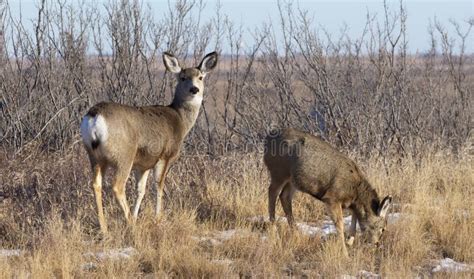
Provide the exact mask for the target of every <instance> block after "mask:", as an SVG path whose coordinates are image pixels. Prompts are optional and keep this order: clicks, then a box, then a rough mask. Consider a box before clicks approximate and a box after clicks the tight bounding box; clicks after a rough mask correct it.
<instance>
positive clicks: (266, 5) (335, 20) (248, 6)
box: [9, 0, 474, 52]
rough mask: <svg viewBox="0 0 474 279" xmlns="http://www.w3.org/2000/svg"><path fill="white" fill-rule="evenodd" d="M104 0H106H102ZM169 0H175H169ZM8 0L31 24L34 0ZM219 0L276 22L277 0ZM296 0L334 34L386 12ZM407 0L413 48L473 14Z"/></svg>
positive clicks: (225, 8) (461, 2)
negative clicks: (437, 28) (433, 28)
mask: <svg viewBox="0 0 474 279" xmlns="http://www.w3.org/2000/svg"><path fill="white" fill-rule="evenodd" d="M101 2H107V1H104V0H101ZM143 2H144V3H149V4H150V6H151V8H152V14H154V15H156V16H157V17H160V15H161V14H162V13H163V9H165V8H166V6H167V3H168V0H153V1H146V0H144V1H143ZM170 2H173V1H172V0H170ZM204 2H205V3H206V9H205V11H204V14H207V15H213V14H214V10H215V7H216V3H217V1H216V0H207V1H204ZM9 3H10V6H11V9H12V13H13V14H14V15H18V14H19V9H20V8H19V7H20V6H21V10H22V14H23V18H24V20H27V23H28V24H31V23H30V20H31V19H32V18H34V17H35V13H36V8H35V3H36V2H35V1H33V0H16V1H13V0H10V1H9ZM220 3H221V4H222V12H223V13H224V14H227V15H228V16H229V17H230V19H232V20H233V21H234V22H235V23H237V24H240V23H241V24H242V25H243V26H244V30H253V29H254V28H255V27H258V26H260V25H261V24H262V23H263V22H264V21H268V20H269V19H272V20H273V21H274V22H275V23H276V22H277V19H278V16H279V13H278V7H277V4H276V0H273V1H272V0H253V1H249V0H244V1H236V0H221V1H220ZM295 3H298V4H299V6H300V7H301V8H303V9H305V10H308V11H310V13H312V14H314V18H315V20H316V23H317V24H319V25H320V26H324V27H325V28H326V29H327V30H328V31H329V32H330V33H331V34H334V36H337V35H338V34H339V32H340V29H341V27H342V26H343V24H344V23H345V24H347V26H348V27H349V29H348V33H349V35H350V36H351V37H357V36H359V35H360V34H361V32H362V30H363V27H364V24H365V21H366V13H367V11H369V12H370V13H372V14H379V15H380V16H382V15H383V1H382V0H379V1H375V0H335V1H329V0H313V1H308V0H306V1H304V0H302V1H298V2H295ZM388 3H389V5H391V6H393V7H394V11H396V9H397V7H398V5H399V2H398V1H388ZM404 3H405V5H406V9H407V13H408V22H407V30H408V44H409V48H410V50H411V51H412V52H416V51H417V50H419V51H425V50H427V49H428V48H429V37H428V33H427V28H428V25H429V22H430V20H432V19H433V18H434V17H436V18H437V19H438V20H439V21H440V22H441V23H443V24H444V25H446V26H448V25H449V24H448V20H449V19H455V20H457V21H459V22H462V21H466V20H468V19H469V18H474V0H454V1H428V0H406V1H404ZM20 4H21V5H20ZM248 36H249V35H248ZM248 38H249V37H247V39H248ZM472 38H474V36H471V39H472ZM471 41H474V39H472V40H471ZM468 49H469V51H470V52H474V43H470V42H469V46H468Z"/></svg>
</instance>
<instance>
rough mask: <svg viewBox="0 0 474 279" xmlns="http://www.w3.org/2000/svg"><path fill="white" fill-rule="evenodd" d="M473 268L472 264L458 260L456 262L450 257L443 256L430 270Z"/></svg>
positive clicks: (463, 269) (467, 269) (448, 270)
mask: <svg viewBox="0 0 474 279" xmlns="http://www.w3.org/2000/svg"><path fill="white" fill-rule="evenodd" d="M471 270H474V266H473V265H468V264H464V263H460V262H456V261H455V260H453V259H450V258H444V259H442V260H439V261H438V264H437V265H436V266H435V267H434V268H433V269H432V270H431V271H432V272H433V273H436V272H465V271H471Z"/></svg>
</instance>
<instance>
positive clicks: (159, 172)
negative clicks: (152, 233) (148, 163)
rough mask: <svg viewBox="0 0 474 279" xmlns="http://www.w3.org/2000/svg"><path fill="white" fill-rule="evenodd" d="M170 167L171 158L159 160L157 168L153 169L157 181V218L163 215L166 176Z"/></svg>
mask: <svg viewBox="0 0 474 279" xmlns="http://www.w3.org/2000/svg"><path fill="white" fill-rule="evenodd" d="M168 168H169V160H159V161H158V163H156V165H155V168H154V170H153V172H154V176H155V183H156V211H155V213H156V219H158V220H159V219H160V218H161V216H162V212H161V211H162V208H163V202H162V198H163V190H164V187H165V177H166V174H167V172H168Z"/></svg>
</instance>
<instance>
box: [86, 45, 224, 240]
mask: <svg viewBox="0 0 474 279" xmlns="http://www.w3.org/2000/svg"><path fill="white" fill-rule="evenodd" d="M163 62H164V64H165V66H166V69H167V70H168V71H170V72H172V73H175V74H176V76H177V80H178V83H177V85H176V89H175V94H174V99H173V102H172V103H171V104H170V105H169V106H159V105H156V106H144V107H133V106H127V105H121V104H117V103H99V104H97V105H95V106H93V107H92V108H91V109H90V110H89V112H88V113H87V114H86V115H85V116H84V119H83V120H82V124H81V136H82V140H83V142H84V146H85V148H86V150H87V153H88V155H89V159H90V162H91V165H92V170H93V181H92V186H93V187H94V191H95V198H96V203H97V212H98V215H99V223H100V228H101V230H102V232H103V233H106V232H107V225H106V222H105V217H104V211H103V208H102V177H103V176H104V174H105V171H106V169H108V168H111V169H113V176H114V177H113V186H112V189H113V191H114V193H115V197H116V198H117V201H118V203H119V204H120V206H121V207H122V210H123V213H124V215H125V218H126V219H127V221H131V220H130V209H129V207H128V203H127V199H126V196H125V184H126V182H127V179H128V176H129V174H130V171H131V170H132V168H133V169H135V170H136V178H137V181H138V185H137V188H138V196H137V201H136V203H135V208H134V210H133V221H135V220H136V218H137V216H138V211H139V209H140V203H141V201H142V199H143V196H144V195H145V188H146V182H147V178H148V173H149V172H150V170H151V169H153V174H154V180H155V183H156V192H157V199H156V216H157V217H158V218H159V217H160V216H161V211H162V210H161V208H162V207H163V205H162V202H161V200H162V196H163V188H164V180H165V177H166V174H167V171H168V169H169V167H170V165H171V163H173V162H174V161H175V160H176V159H177V157H178V154H179V150H180V148H181V145H182V143H183V140H184V138H185V136H186V135H187V134H188V132H189V130H190V129H191V128H192V127H193V125H194V123H195V122H196V118H197V117H198V114H199V108H200V107H201V103H202V100H203V92H204V81H203V79H204V77H205V76H206V74H207V73H208V72H209V71H211V70H212V69H214V68H215V67H216V65H217V53H216V52H212V53H209V54H207V55H206V56H205V57H204V58H203V59H202V61H201V63H200V64H199V66H197V67H195V68H185V69H182V68H181V67H180V64H179V62H178V59H176V58H175V57H174V56H173V55H171V54H169V53H164V54H163Z"/></svg>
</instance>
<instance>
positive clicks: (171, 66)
mask: <svg viewBox="0 0 474 279" xmlns="http://www.w3.org/2000/svg"><path fill="white" fill-rule="evenodd" d="M163 63H164V64H165V67H166V69H167V70H168V71H170V72H172V73H175V74H178V73H179V72H181V66H179V61H178V59H176V57H174V55H173V54H171V53H169V52H164V53H163Z"/></svg>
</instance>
